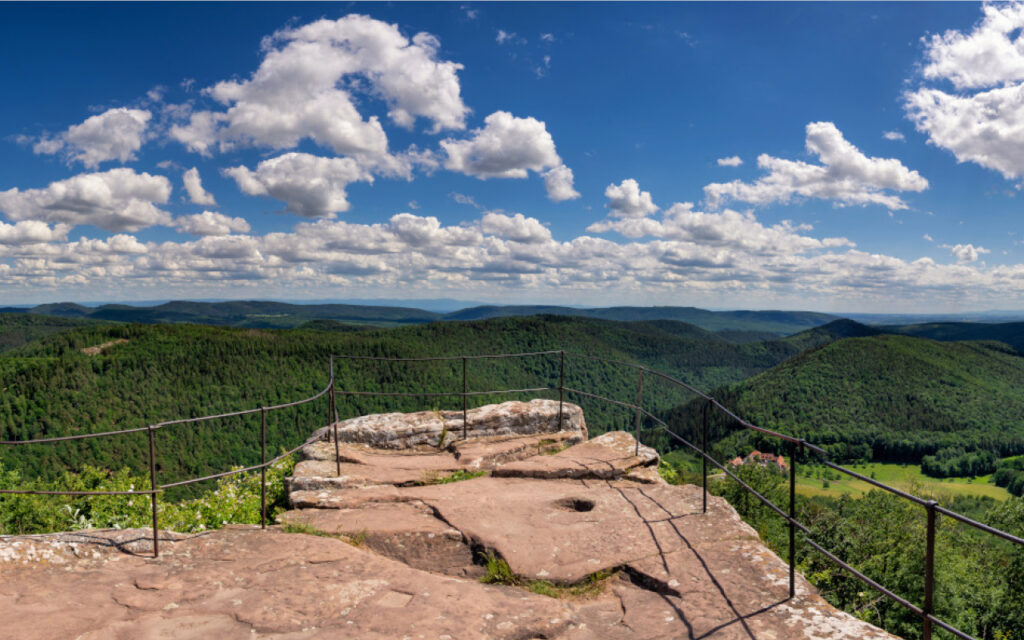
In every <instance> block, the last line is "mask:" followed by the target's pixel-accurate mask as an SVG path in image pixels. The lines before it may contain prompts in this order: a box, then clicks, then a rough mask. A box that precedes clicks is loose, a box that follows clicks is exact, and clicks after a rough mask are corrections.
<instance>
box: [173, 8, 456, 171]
mask: <svg viewBox="0 0 1024 640" xmlns="http://www.w3.org/2000/svg"><path fill="white" fill-rule="evenodd" d="M439 47H440V43H439V41H438V40H437V38H436V37H434V36H432V35H430V34H428V33H418V34H416V35H414V36H413V37H412V38H411V39H409V38H407V37H405V36H404V35H402V33H401V31H399V29H398V26H397V25H393V24H387V23H386V22H381V21H379V20H374V19H372V18H370V17H367V16H362V15H356V14H352V15H347V16H345V17H343V18H340V19H338V20H318V21H316V22H313V23H310V24H307V25H304V26H301V27H297V28H294V29H284V30H282V31H278V32H277V33H275V34H274V35H273V36H271V37H270V38H268V39H266V40H265V42H264V48H265V50H266V55H265V57H264V59H263V61H262V63H261V64H260V66H259V68H258V69H257V70H256V71H255V72H254V73H253V74H252V76H251V77H250V78H249V79H247V80H228V81H223V82H220V83H217V84H216V85H214V86H213V87H210V88H208V89H205V90H204V92H205V93H206V94H207V95H209V96H211V97H212V98H214V99H215V100H217V101H218V102H220V103H221V104H223V105H225V106H226V107H227V110H226V111H224V112H209V111H199V112H196V113H194V114H192V115H191V117H190V120H189V122H188V123H187V124H184V125H179V126H176V127H174V128H172V130H171V132H170V135H171V137H173V138H175V139H177V140H178V141H180V142H182V143H183V144H186V145H187V146H188V147H189V148H190V149H191V150H193V151H197V152H200V153H209V152H210V151H211V150H212V149H213V148H214V147H219V148H220V149H222V150H223V149H227V148H230V147H232V146H234V145H253V146H263V147H270V148H273V149H289V148H293V147H295V146H297V145H298V144H299V142H300V141H301V140H303V139H305V138H308V139H311V140H313V141H314V142H316V143H317V144H318V145H320V146H323V147H327V148H330V149H331V150H333V151H334V152H335V153H338V154H345V155H356V156H367V157H370V158H373V157H379V156H383V155H385V154H386V153H387V146H388V142H387V136H386V135H385V133H384V129H383V127H382V126H381V123H380V122H379V121H378V119H377V118H376V117H370V118H368V119H364V118H363V117H362V115H361V114H360V113H359V111H358V109H357V108H356V102H355V99H354V97H353V93H354V92H361V93H367V94H369V95H372V96H374V97H377V98H380V99H382V100H383V101H384V102H385V103H386V104H387V106H388V117H389V118H390V119H391V121H392V122H394V123H395V124H396V125H398V126H401V127H404V128H412V127H413V125H414V123H415V121H416V119H417V118H426V119H428V120H430V121H431V122H432V127H431V129H430V130H431V132H433V133H437V132H439V131H441V130H444V129H454V130H458V129H463V128H465V117H466V115H467V114H468V112H469V109H468V108H467V107H466V106H465V104H464V103H463V102H462V97H461V88H460V85H459V80H458V75H457V72H458V71H459V70H460V69H462V65H461V64H458V63H455V62H450V61H443V60H440V59H438V56H437V53H438V48H439Z"/></svg>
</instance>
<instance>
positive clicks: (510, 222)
mask: <svg viewBox="0 0 1024 640" xmlns="http://www.w3.org/2000/svg"><path fill="white" fill-rule="evenodd" d="M480 228H481V230H482V231H483V232H484V233H486V234H489V235H493V236H497V237H499V238H505V239H506V240H512V241H514V242H525V243H528V244H537V243H541V242H548V241H550V240H551V231H550V230H548V228H547V227H545V226H544V225H543V224H541V221H540V220H538V219H536V218H527V217H526V216H524V215H523V214H521V213H517V214H515V215H512V216H506V215H503V214H500V213H493V212H490V213H485V214H484V217H483V218H481V220H480Z"/></svg>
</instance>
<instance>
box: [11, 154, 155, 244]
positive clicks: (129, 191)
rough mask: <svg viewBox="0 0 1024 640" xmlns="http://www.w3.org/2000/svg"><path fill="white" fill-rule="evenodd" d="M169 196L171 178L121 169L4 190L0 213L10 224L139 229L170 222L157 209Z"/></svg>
mask: <svg viewBox="0 0 1024 640" xmlns="http://www.w3.org/2000/svg"><path fill="white" fill-rule="evenodd" d="M170 195H171V183H170V181H169V180H168V179H167V178H165V177H163V176H153V175H150V174H148V173H135V171H133V170H132V169H124V168H121V169H111V170H109V171H105V172H102V173H83V174H79V175H77V176H73V177H71V178H68V179H67V180H60V181H58V182H52V183H50V185H49V186H47V187H46V188H44V189H25V190H24V191H21V190H19V189H17V188H14V189H8V190H7V191H0V211H2V212H3V213H5V214H6V215H7V217H8V218H10V219H11V220H41V221H43V222H50V223H63V224H69V225H72V226H77V225H93V226H95V227H99V228H100V229H104V230H106V231H115V232H116V231H137V230H139V229H143V228H145V227H151V226H153V225H158V224H160V225H164V224H168V223H169V222H170V221H171V216H170V214H169V213H167V212H166V211H164V210H162V209H160V208H158V207H157V206H156V205H157V204H164V203H166V202H167V200H168V199H169V198H170Z"/></svg>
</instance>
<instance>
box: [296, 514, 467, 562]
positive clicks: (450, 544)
mask: <svg viewBox="0 0 1024 640" xmlns="http://www.w3.org/2000/svg"><path fill="white" fill-rule="evenodd" d="M278 521H280V522H282V523H285V524H296V525H305V526H308V527H312V528H314V529H316V530H317V531H322V532H324V533H327V534H340V535H344V536H348V537H349V538H350V539H351V540H353V541H354V542H356V543H357V544H360V545H366V546H367V547H368V548H370V549H373V550H374V551H376V552H377V553H380V554H382V555H385V556H387V557H389V558H394V559H396V560H399V561H401V562H404V563H405V564H407V565H409V566H410V567H413V568H416V569H423V570H425V571H433V572H436V573H445V574H449V575H460V576H466V575H479V574H480V573H481V569H480V567H479V566H475V565H474V564H473V553H472V551H471V550H470V548H469V546H468V545H467V544H466V543H465V542H464V541H463V538H462V533H461V532H460V531H459V530H458V529H453V528H452V527H451V526H450V525H449V524H448V523H446V522H444V521H443V520H440V519H438V518H437V517H436V516H435V515H434V512H433V510H432V509H430V508H429V507H428V506H426V505H425V504H423V503H422V502H418V501H410V502H381V503H373V504H367V505H363V506H362V508H354V509H301V510H295V511H289V512H287V513H283V514H281V516H280V517H279V518H278Z"/></svg>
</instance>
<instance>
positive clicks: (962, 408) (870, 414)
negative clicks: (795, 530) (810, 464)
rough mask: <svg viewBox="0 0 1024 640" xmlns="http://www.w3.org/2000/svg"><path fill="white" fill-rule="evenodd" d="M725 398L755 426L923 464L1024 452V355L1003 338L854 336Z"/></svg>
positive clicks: (779, 368) (800, 358)
mask: <svg viewBox="0 0 1024 640" xmlns="http://www.w3.org/2000/svg"><path fill="white" fill-rule="evenodd" d="M716 395H717V396H718V397H719V398H720V399H721V400H723V401H724V403H725V404H726V405H727V406H732V407H735V408H736V409H737V410H738V412H739V414H740V415H742V416H744V417H745V418H747V419H749V420H751V421H753V422H754V423H756V424H761V425H763V426H766V427H769V428H773V429H777V430H780V431H783V432H786V433H791V434H794V435H799V436H802V437H805V438H807V439H808V440H809V441H812V442H815V443H819V444H828V443H846V444H850V445H862V447H863V445H866V446H868V447H870V449H871V451H870V452H868V455H873V457H874V458H876V459H882V460H895V461H906V462H919V461H920V460H921V458H922V457H923V456H924V455H928V454H931V453H934V452H936V451H937V450H938V449H941V448H947V447H963V448H964V449H966V450H968V451H970V450H992V451H995V452H997V453H999V454H1001V455H1012V454H1018V453H1024V357H1022V356H1021V355H1020V354H1019V353H1018V352H1016V351H1014V350H1013V349H1012V348H1010V347H1008V346H1007V345H1005V344H1001V343H997V342H936V341H933V340H926V339H920V338H912V337H907V336H899V335H878V336H874V337H865V338H849V339H844V340H839V341H836V342H832V343H830V344H827V345H826V346H823V347H821V348H818V349H813V350H810V351H807V352H804V353H802V354H800V355H799V356H797V357H795V358H792V359H790V360H788V361H786V362H784V363H782V364H780V365H778V366H776V367H774V368H772V369H769V370H768V371H765V372H764V373H761V374H759V375H757V376H754V377H752V378H750V379H749V380H746V381H743V382H741V383H738V384H736V385H733V386H732V387H730V388H728V389H723V390H719V391H718V392H716ZM764 446H768V444H767V443H764Z"/></svg>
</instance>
